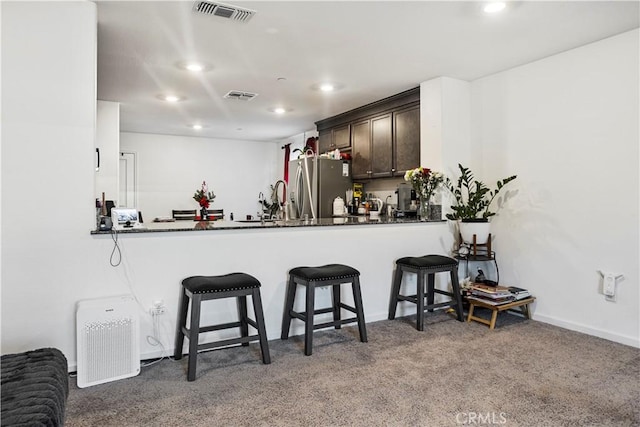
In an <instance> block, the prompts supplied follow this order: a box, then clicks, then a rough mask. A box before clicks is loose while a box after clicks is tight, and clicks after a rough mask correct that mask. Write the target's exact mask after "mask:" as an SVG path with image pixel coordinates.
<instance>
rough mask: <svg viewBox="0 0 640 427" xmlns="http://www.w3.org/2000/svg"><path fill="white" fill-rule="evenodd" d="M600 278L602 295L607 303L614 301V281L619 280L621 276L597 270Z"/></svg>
mask: <svg viewBox="0 0 640 427" xmlns="http://www.w3.org/2000/svg"><path fill="white" fill-rule="evenodd" d="M598 273H600V276H602V293H603V294H604V297H605V298H606V299H607V301H615V300H616V281H617V280H618V279H620V278H621V277H622V276H623V275H622V274H615V273H611V272H610V271H602V270H598Z"/></svg>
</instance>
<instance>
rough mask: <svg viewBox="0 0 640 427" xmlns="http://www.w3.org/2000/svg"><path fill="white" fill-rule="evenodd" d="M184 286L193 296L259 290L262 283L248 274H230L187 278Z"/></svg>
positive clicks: (183, 283)
mask: <svg viewBox="0 0 640 427" xmlns="http://www.w3.org/2000/svg"><path fill="white" fill-rule="evenodd" d="M182 286H184V288H185V289H187V290H188V291H189V292H191V293H193V294H208V293H211V292H226V291H238V290H242V289H253V288H259V287H260V282H259V281H258V279H256V278H255V277H253V276H251V275H249V274H246V273H229V274H224V275H222V276H191V277H187V278H186V279H184V280H183V281H182Z"/></svg>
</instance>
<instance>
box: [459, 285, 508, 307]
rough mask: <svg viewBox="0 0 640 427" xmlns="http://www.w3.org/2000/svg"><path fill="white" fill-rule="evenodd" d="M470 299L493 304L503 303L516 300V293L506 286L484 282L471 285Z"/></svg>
mask: <svg viewBox="0 0 640 427" xmlns="http://www.w3.org/2000/svg"><path fill="white" fill-rule="evenodd" d="M467 299H470V300H476V301H482V302H485V303H487V304H491V305H501V304H506V303H509V302H512V301H515V297H514V295H513V294H512V293H511V292H510V291H509V288H507V287H506V286H489V285H484V284H482V283H474V284H473V285H471V295H470V296H468V297H467Z"/></svg>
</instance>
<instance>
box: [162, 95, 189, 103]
mask: <svg viewBox="0 0 640 427" xmlns="http://www.w3.org/2000/svg"><path fill="white" fill-rule="evenodd" d="M158 99H161V100H163V101H165V102H178V101H184V100H185V99H187V98H186V97H184V96H178V95H174V94H165V95H158Z"/></svg>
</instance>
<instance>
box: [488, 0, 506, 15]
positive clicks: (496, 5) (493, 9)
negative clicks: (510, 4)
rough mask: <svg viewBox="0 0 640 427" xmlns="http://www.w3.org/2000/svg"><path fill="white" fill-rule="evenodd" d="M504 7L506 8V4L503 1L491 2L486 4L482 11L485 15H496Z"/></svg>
mask: <svg viewBox="0 0 640 427" xmlns="http://www.w3.org/2000/svg"><path fill="white" fill-rule="evenodd" d="M505 7H507V4H506V3H505V2H503V1H492V2H490V3H487V4H486V5H485V6H484V8H483V10H484V12H485V13H498V12H501V11H502V10H504V8H505Z"/></svg>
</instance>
